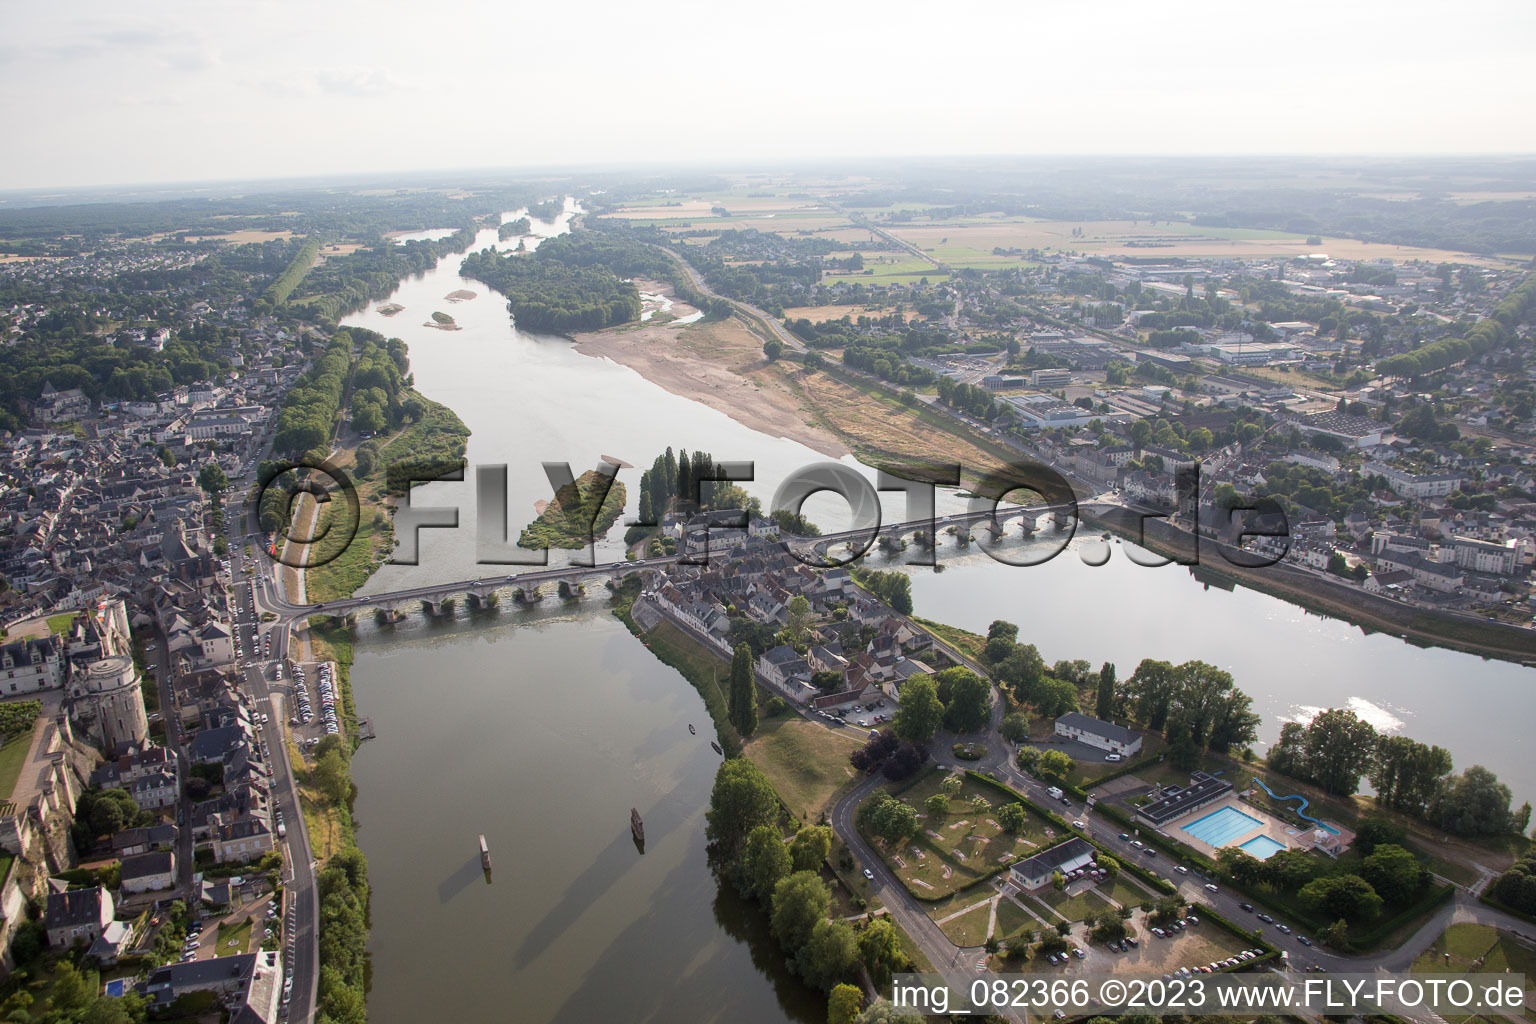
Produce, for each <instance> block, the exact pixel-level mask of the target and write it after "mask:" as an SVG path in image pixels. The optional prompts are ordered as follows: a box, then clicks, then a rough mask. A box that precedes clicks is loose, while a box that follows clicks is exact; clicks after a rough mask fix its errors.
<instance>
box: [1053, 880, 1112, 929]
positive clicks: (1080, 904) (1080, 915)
mask: <svg viewBox="0 0 1536 1024" xmlns="http://www.w3.org/2000/svg"><path fill="white" fill-rule="evenodd" d="M1039 896H1040V901H1041V902H1042V903H1045V904H1046V905H1047V906H1049V907H1051V908H1052V909H1053V910H1055V911H1056V913H1057V914H1058V915H1060V916H1061V917H1063V918H1065V919H1066V920H1068V921H1086V920H1087V919H1088V916H1089V915H1090V914H1097V913H1100V912H1101V911H1104V910H1108V909H1109V904H1108V903H1105V902H1104V900H1102V899H1101V898H1100V897H1099V895H1098V894H1097V893H1095V892H1094V891H1093V890H1092V889H1085V890H1083V891H1082V892H1080V893H1077V894H1076V895H1074V896H1068V895H1067V894H1066V893H1065V892H1063V891H1060V890H1057V889H1055V888H1046V889H1041V890H1040V892H1039Z"/></svg>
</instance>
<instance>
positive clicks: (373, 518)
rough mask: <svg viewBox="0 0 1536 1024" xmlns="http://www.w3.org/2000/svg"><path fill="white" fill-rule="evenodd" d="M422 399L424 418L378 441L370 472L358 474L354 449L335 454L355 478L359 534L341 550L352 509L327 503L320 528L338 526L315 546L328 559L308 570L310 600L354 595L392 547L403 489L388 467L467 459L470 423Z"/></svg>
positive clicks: (319, 556) (321, 558) (320, 558)
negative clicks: (394, 515) (395, 483)
mask: <svg viewBox="0 0 1536 1024" xmlns="http://www.w3.org/2000/svg"><path fill="white" fill-rule="evenodd" d="M417 397H418V398H419V397H420V396H419V395H418V396H417ZM421 401H423V402H424V403H426V411H425V412H424V413H423V414H422V416H421V418H420V419H418V420H416V421H415V422H413V423H409V424H406V425H405V426H404V427H401V428H400V430H398V431H396V432H395V433H394V434H393V435H391V436H390V437H389V438H388V439H387V440H385V441H384V442H383V443H382V444H381V445H380V446H379V449H378V456H377V458H376V460H375V465H374V466H373V468H372V470H371V472H369V473H368V475H366V476H361V475H359V474H358V473H357V469H358V466H357V452H356V450H355V449H349V450H347V451H344V452H342V453H340V454H339V455H338V456H337V458H336V464H337V465H338V466H339V467H340V468H341V469H343V470H345V471H346V472H347V473H348V474H349V475H351V476H352V477H353V484H354V485H355V486H356V488H357V499H358V524H357V533H356V535H355V536H353V537H352V539H351V541H350V543H348V544H347V545H346V547H345V548H344V549H341V550H340V552H339V553H337V548H339V547H340V541H341V540H342V539H345V534H346V532H347V531H346V527H347V525H348V524H347V522H346V519H347V517H348V516H349V515H350V511H349V509H348V506H347V504H346V502H342V501H330V502H326V503H325V506H324V507H323V509H322V511H321V520H320V525H319V529H321V530H332V529H334V530H335V531H336V534H335V537H332V536H331V535H330V534H329V533H327V535H326V536H325V538H324V539H322V540H321V541H320V542H319V543H318V544H317V545H316V546H315V547H316V555H315V559H316V560H317V561H324V564H323V565H320V566H318V567H316V568H314V569H309V570H306V573H305V580H304V585H305V588H306V591H307V593H308V595H309V600H310V601H335V600H339V599H341V598H344V597H351V596H352V595H353V594H354V593H356V592H357V590H358V589H359V588H361V587H362V585H363V584H364V583H366V582H367V581H368V577H370V576H372V575H373V574H374V572H376V571H377V570H378V569H379V567H380V566H382V565H383V564H384V563H385V561H387V560H388V558H389V556H390V553H391V552H393V551H394V547H395V537H394V522H393V520H392V519H391V518H390V515H391V509H392V506H393V504H394V501H395V499H396V497H397V496H398V493H399V490H398V487H394V486H391V480H390V473H389V467H392V466H400V465H404V464H410V463H432V464H437V463H443V464H462V463H463V460H464V450H465V445H466V442H467V440H468V438H469V428H468V427H466V426H465V425H464V422H463V421H462V420H460V419H459V417H458V416H457V415H455V414H454V412H453V410H452V409H449V408H448V407H447V406H446V405H442V404H440V403H438V402H433V401H430V400H429V399H425V398H422V399H421ZM333 556H334V557H333ZM327 559H328V560H327Z"/></svg>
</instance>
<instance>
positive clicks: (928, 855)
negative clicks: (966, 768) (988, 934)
mask: <svg viewBox="0 0 1536 1024" xmlns="http://www.w3.org/2000/svg"><path fill="white" fill-rule="evenodd" d="M948 774H949V773H948V772H946V771H943V770H940V769H937V768H935V769H932V770H930V771H929V772H928V774H927V775H925V776H924V777H923V778H922V779H921V780H920V781H919V782H918V783H917V784H916V785H914V786H912V788H911V789H909V790H907V791H905V792H904V793H902V794H900V799H902V800H904V801H906V802H907V803H909V804H911V805H912V806H913V807H915V808H917V812H918V816H919V817H918V826H919V828H920V830H921V831H919V832H918V834H917V835H916V836H915V837H913V838H911V839H908V840H905V841H904V842H901V843H898V844H896V845H895V846H893V847H890V848H886V847H884V846H882V844H881V843H880V842H879V841H878V840H875V839H874V838H873V837H870V842H871V843H872V845H874V847H875V848H876V849H877V850H879V851H880V853H881V856H882V857H883V858H884V860H885V862H886V865H887V866H888V867H889V868H890V869H891V871H892V872H894V873H895V875H896V877H898V878H900V879H901V880H902V882H903V884H905V885H906V886H907V889H908V891H909V892H911V893H912V895H914V896H916V897H917V898H918V899H921V900H924V901H933V900H940V899H943V898H945V897H947V896H950V895H952V894H954V893H957V892H960V891H961V890H963V889H966V888H968V887H970V886H972V885H974V884H975V883H977V882H979V881H980V880H982V879H983V878H987V877H989V876H991V875H993V874H995V873H997V872H998V871H999V870H1001V869H1002V867H1003V866H1004V865H1005V864H1008V863H1011V862H1013V861H1015V860H1018V859H1019V858H1020V857H1027V856H1029V855H1030V854H1032V853H1034V852H1035V850H1036V849H1037V848H1039V847H1043V846H1046V845H1049V843H1050V842H1051V841H1052V837H1051V836H1049V835H1048V834H1047V831H1048V830H1049V828H1050V826H1048V825H1046V824H1045V823H1044V822H1043V821H1042V820H1041V819H1040V818H1039V817H1038V816H1035V815H1030V816H1029V817H1028V819H1027V820H1026V822H1025V826H1024V830H1023V831H1022V832H1021V833H1019V834H1018V835H1013V834H1010V833H1007V832H1005V831H1003V829H1002V827H1001V826H1000V825H998V824H997V819H996V817H995V814H996V810H995V808H996V807H997V806H998V803H999V801H1000V796H999V794H998V793H997V791H996V790H993V789H990V788H986V787H983V786H981V785H979V784H978V783H977V782H976V781H975V780H973V779H971V778H969V777H967V776H962V779H963V784H962V786H961V788H960V792H959V794H958V795H957V796H955V798H954V799H953V800H951V801H950V810H949V811H948V813H946V814H945V815H944V816H943V817H942V819H931V818H929V817H928V815H927V811H926V809H925V808H924V806H923V805H924V802H925V801H926V800H927V799H928V798H929V797H930V796H933V795H934V794H936V793H939V792H940V785H941V784H942V783H943V781H944V779H945V777H946V776H947V775H948ZM975 797H980V798H981V799H982V800H985V801H986V805H985V806H980V805H975V806H973V805H972V803H971V801H972V799H973V798H975ZM941 916H942V915H941Z"/></svg>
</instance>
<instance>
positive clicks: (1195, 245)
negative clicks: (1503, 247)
mask: <svg viewBox="0 0 1536 1024" xmlns="http://www.w3.org/2000/svg"><path fill="white" fill-rule="evenodd" d="M881 226H882V227H883V228H885V230H887V231H889V232H890V233H891V234H893V235H895V236H897V237H898V238H901V239H902V240H903V241H907V242H911V243H912V244H913V245H916V246H917V247H918V248H920V249H923V250H924V251H930V252H932V253H933V255H934V256H936V257H938V258H939V259H941V260H950V259H953V260H955V261H956V262H957V263H959V264H961V265H964V264H965V262H966V261H976V260H987V259H990V260H996V261H998V263H997V265H1005V264H1007V263H1009V262H1017V259H1018V257H1004V256H993V255H992V250H993V249H994V248H999V247H1000V248H1003V249H1025V250H1027V249H1042V250H1044V249H1051V250H1057V251H1068V252H1080V253H1089V254H1098V255H1131V256H1154V257H1164V256H1169V257H1171V256H1181V257H1197V256H1205V257H1227V258H1232V259H1259V258H1264V257H1281V258H1288V257H1294V256H1302V255H1306V254H1308V253H1312V252H1326V253H1328V254H1329V255H1330V256H1337V257H1341V258H1344V259H1382V258H1390V259H1394V260H1400V261H1401V260H1413V259H1421V260H1433V261H1436V262H1439V261H1441V260H1453V259H1454V260H1459V261H1461V262H1473V263H1483V264H1485V265H1489V266H1493V265H1501V264H1502V263H1503V262H1504V261H1502V260H1499V259H1495V258H1486V257H1477V256H1468V255H1466V254H1464V253H1456V252H1451V251H1449V250H1445V249H1424V248H1418V247H1415V246H1406V245H1390V244H1385V243H1377V242H1362V241H1359V240H1356V239H1351V238H1335V237H1328V236H1323V243H1322V244H1321V245H1308V244H1307V236H1305V235H1297V234H1290V233H1287V232H1282V231H1265V230H1261V229H1257V228H1220V227H1207V226H1203V225H1195V224H1185V223H1178V222H1175V223H1168V222H1157V223H1154V222H1152V221H1141V222H1136V221H1063V220H1037V219H1033V218H1006V219H1005V218H1002V217H996V218H968V219H965V220H955V221H941V222H938V223H931V222H917V223H910V224H901V223H897V224H888V223H887V224H882V225H881ZM1075 229H1081V231H1082V233H1081V234H1080V235H1074V234H1073V233H1072V232H1073V231H1074V230H1075ZM1133 242H1134V243H1141V244H1136V245H1133V244H1131V243H1133Z"/></svg>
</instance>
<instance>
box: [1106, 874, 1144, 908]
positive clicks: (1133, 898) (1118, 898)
mask: <svg viewBox="0 0 1536 1024" xmlns="http://www.w3.org/2000/svg"><path fill="white" fill-rule="evenodd" d="M1099 894H1100V895H1101V896H1104V897H1106V898H1108V899H1110V900H1113V901H1114V902H1116V903H1118V904H1120V905H1121V906H1122V907H1139V906H1141V905H1142V904H1143V903H1145V902H1146V901H1148V900H1150V899H1152V898H1153V897H1152V895H1151V893H1149V892H1147V890H1146V889H1144V888H1142V887H1141V886H1140V885H1137V884H1136V882H1135V880H1133V879H1131V878H1129V877H1127V876H1126V874H1125V873H1124V872H1121V873H1120V874H1118V875H1116V876H1115V878H1114V881H1113V882H1111V883H1110V885H1109V887H1108V888H1107V889H1106V888H1105V887H1104V886H1103V885H1102V884H1100V886H1099Z"/></svg>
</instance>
